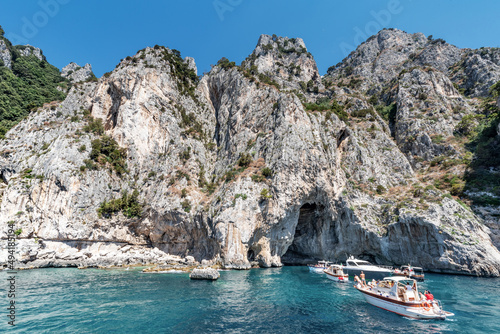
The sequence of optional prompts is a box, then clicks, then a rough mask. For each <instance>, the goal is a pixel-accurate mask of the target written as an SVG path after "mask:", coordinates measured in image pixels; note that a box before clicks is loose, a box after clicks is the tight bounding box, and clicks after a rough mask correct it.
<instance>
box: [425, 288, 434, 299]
mask: <svg viewBox="0 0 500 334" xmlns="http://www.w3.org/2000/svg"><path fill="white" fill-rule="evenodd" d="M425 299H427V300H429V301H433V300H434V296H433V295H432V293H431V292H430V291H429V290H425Z"/></svg>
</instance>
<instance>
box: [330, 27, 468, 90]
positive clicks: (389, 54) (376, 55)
mask: <svg viewBox="0 0 500 334" xmlns="http://www.w3.org/2000/svg"><path fill="white" fill-rule="evenodd" d="M463 53H464V51H463V50H462V49H459V48H457V47H456V46H454V45H451V44H448V43H446V42H445V41H444V40H442V39H440V38H439V39H433V37H432V35H431V36H428V37H425V35H424V34H422V33H415V34H410V33H407V32H404V31H402V30H398V29H384V30H381V31H379V32H378V33H377V34H375V35H373V36H371V37H370V38H368V39H367V40H366V41H365V42H363V43H361V44H360V45H359V46H358V47H357V49H356V50H355V51H353V52H351V54H350V55H349V56H348V57H347V58H346V59H344V60H343V61H342V63H339V64H337V65H336V66H332V67H330V68H329V69H328V73H327V75H328V76H333V77H338V76H342V75H343V76H350V75H355V76H360V77H362V78H364V79H367V81H368V82H370V83H375V84H383V83H387V82H388V81H390V80H392V79H394V78H395V77H397V75H399V73H400V72H401V71H402V70H403V69H409V68H411V67H414V66H430V67H433V68H435V69H437V70H440V71H442V72H444V73H446V72H447V71H448V69H449V68H450V66H452V65H453V64H455V63H457V62H458V61H460V59H461V57H462V55H463ZM367 86H368V85H367Z"/></svg>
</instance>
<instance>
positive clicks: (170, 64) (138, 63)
mask: <svg viewBox="0 0 500 334" xmlns="http://www.w3.org/2000/svg"><path fill="white" fill-rule="evenodd" d="M130 66H132V67H136V68H137V69H141V70H142V69H147V68H154V69H166V70H167V72H172V71H173V72H176V71H180V72H183V73H181V75H185V74H186V73H187V72H189V73H188V76H189V77H190V79H191V80H195V79H196V78H195V77H196V75H197V68H196V63H195V60H194V58H192V57H185V58H184V59H183V58H182V57H181V53H180V51H178V50H176V49H169V48H168V47H165V46H160V45H155V46H154V47H146V48H144V49H142V50H139V51H137V53H136V54H135V55H134V56H128V57H126V58H125V59H122V60H121V61H120V63H119V64H118V65H116V68H115V70H114V71H113V73H115V72H117V70H120V69H123V68H129V67H130ZM184 72H186V73H184ZM109 75H111V73H106V74H105V75H104V76H105V77H108V76H109Z"/></svg>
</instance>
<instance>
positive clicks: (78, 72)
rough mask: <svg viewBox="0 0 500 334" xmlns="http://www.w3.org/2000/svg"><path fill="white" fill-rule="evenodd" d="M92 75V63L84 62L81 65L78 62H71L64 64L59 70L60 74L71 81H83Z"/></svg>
mask: <svg viewBox="0 0 500 334" xmlns="http://www.w3.org/2000/svg"><path fill="white" fill-rule="evenodd" d="M93 75H94V73H93V72H92V65H90V64H85V66H83V67H81V66H79V65H78V64H76V63H73V62H71V63H69V64H68V65H66V66H64V67H63V69H62V70H61V76H63V77H65V78H67V79H69V80H70V81H72V82H73V83H77V82H81V81H85V80H87V79H88V78H90V77H92V76H93Z"/></svg>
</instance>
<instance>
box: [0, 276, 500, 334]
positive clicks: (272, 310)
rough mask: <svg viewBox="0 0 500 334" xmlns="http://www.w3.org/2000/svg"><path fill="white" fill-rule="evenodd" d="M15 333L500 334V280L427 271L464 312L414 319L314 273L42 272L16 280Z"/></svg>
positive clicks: (447, 301) (446, 300)
mask: <svg viewBox="0 0 500 334" xmlns="http://www.w3.org/2000/svg"><path fill="white" fill-rule="evenodd" d="M6 277H7V273H6V272H5V271H4V272H1V273H0V279H1V280H2V284H3V286H4V288H3V289H2V293H3V294H4V296H2V298H0V301H2V306H1V309H2V310H4V311H3V314H2V315H3V316H2V317H1V318H0V319H2V320H1V323H0V332H9V333H10V332H13V333H423V332H426V333H500V279H494V278H477V277H467V276H452V275H437V274H426V277H427V278H428V279H427V280H426V281H425V282H424V283H422V285H423V288H427V289H430V290H431V291H432V293H433V294H434V296H435V297H436V298H437V299H440V300H441V302H442V304H443V305H444V309H445V310H447V311H450V312H453V313H455V316H454V317H452V318H449V319H447V320H444V321H443V320H410V319H407V318H404V317H401V316H398V315H396V314H393V313H390V312H387V311H384V310H381V309H378V308H376V307H374V306H372V305H369V304H367V303H366V302H365V301H364V299H363V297H362V295H361V293H359V292H358V291H357V290H355V289H354V288H353V287H352V284H342V283H336V282H332V281H330V280H328V279H327V278H326V277H325V275H324V274H315V273H310V272H309V270H308V269H307V267H283V268H272V269H252V270H248V271H222V272H221V277H220V279H219V280H218V281H215V282H211V281H192V280H190V279H189V277H188V274H186V273H154V274H153V273H142V272H141V271H140V270H139V269H133V268H131V269H130V270H121V269H120V270H99V269H86V270H78V269H74V268H67V269H37V270H30V271H20V272H18V274H17V281H16V290H17V295H16V306H17V308H16V312H17V313H16V326H15V327H12V326H9V325H7V321H8V319H7V317H6V315H7V310H6V308H7V306H8V298H7V293H6V289H5V288H6V287H7V284H6V283H5V282H6Z"/></svg>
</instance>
